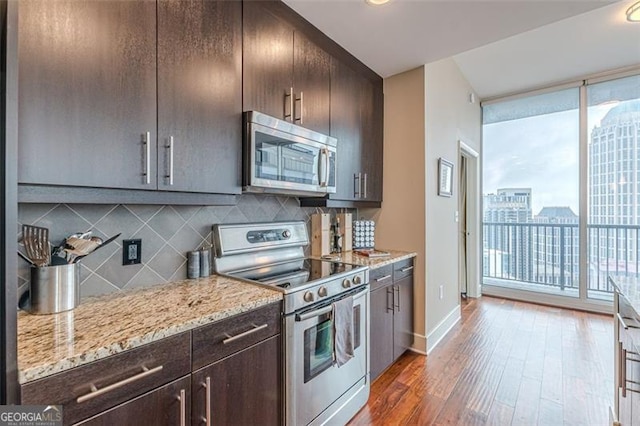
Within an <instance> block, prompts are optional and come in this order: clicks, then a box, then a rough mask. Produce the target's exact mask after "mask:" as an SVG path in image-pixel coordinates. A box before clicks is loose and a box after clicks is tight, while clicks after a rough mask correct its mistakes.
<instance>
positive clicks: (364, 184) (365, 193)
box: [362, 173, 367, 198]
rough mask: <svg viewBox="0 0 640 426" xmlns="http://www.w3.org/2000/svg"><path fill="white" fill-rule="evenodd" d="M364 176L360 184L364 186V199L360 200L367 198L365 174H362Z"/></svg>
mask: <svg viewBox="0 0 640 426" xmlns="http://www.w3.org/2000/svg"><path fill="white" fill-rule="evenodd" d="M363 175H364V183H363V184H362V186H364V191H363V192H364V197H362V198H367V174H366V173H363Z"/></svg>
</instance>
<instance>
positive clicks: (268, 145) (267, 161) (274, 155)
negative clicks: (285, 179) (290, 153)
mask: <svg viewBox="0 0 640 426" xmlns="http://www.w3.org/2000/svg"><path fill="white" fill-rule="evenodd" d="M281 143H282V141H281V140H280V139H278V138H274V137H273V136H269V135H266V134H264V133H259V132H256V144H255V150H256V151H255V161H256V163H255V170H256V177H257V178H260V179H269V180H280V165H279V162H280V160H279V157H280V155H279V152H278V151H279V149H280V144H281Z"/></svg>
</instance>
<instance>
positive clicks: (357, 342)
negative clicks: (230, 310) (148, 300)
mask: <svg viewBox="0 0 640 426" xmlns="http://www.w3.org/2000/svg"><path fill="white" fill-rule="evenodd" d="M213 239H214V246H215V257H214V266H215V268H216V272H218V273H219V274H223V275H228V276H231V277H234V278H239V279H242V280H246V281H248V282H251V283H255V284H257V285H261V286H268V287H270V288H273V289H276V290H278V291H281V292H282V293H283V300H284V316H283V330H284V339H283V341H284V347H283V351H284V352H283V353H284V373H285V378H284V379H285V381H284V383H285V386H284V388H285V395H284V401H285V403H284V405H285V406H284V412H285V422H286V424H287V425H296V426H298V425H309V424H311V425H322V424H331V425H339V424H345V423H346V422H347V421H349V419H350V418H351V417H353V415H354V414H355V413H357V412H358V410H360V408H362V407H363V406H364V404H365V403H366V402H367V399H368V398H369V385H370V384H369V269H368V268H367V267H363V266H355V265H348V264H344V263H339V262H331V261H324V260H313V259H306V258H305V257H304V248H305V247H306V246H307V245H308V244H309V237H308V234H307V228H306V225H305V223H304V222H275V223H257V224H256V223H254V224H239V225H214V228H213ZM350 296H351V297H353V341H354V357H353V358H351V359H350V360H349V361H348V362H346V363H345V364H344V365H342V366H340V367H337V366H336V364H334V362H333V333H334V331H333V318H332V304H333V303H334V302H336V301H339V300H341V299H343V298H346V297H350Z"/></svg>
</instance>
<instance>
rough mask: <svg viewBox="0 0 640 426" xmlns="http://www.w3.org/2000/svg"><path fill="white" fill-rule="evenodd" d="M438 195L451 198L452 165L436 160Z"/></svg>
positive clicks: (449, 162)
mask: <svg viewBox="0 0 640 426" xmlns="http://www.w3.org/2000/svg"><path fill="white" fill-rule="evenodd" d="M438 195H439V196H441V197H451V196H452V195H453V163H452V162H451V161H448V160H445V159H444V158H442V157H440V158H438Z"/></svg>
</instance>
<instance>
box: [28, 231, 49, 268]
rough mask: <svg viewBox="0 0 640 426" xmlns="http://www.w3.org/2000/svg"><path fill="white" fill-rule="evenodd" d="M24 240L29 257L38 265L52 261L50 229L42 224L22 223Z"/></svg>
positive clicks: (44, 264)
mask: <svg viewBox="0 0 640 426" xmlns="http://www.w3.org/2000/svg"><path fill="white" fill-rule="evenodd" d="M22 242H23V244H24V248H25V250H26V251H27V257H28V258H29V259H31V261H32V262H33V263H35V264H36V265H37V266H46V265H48V264H49V262H50V261H51V247H50V244H49V229H47V228H43V227H40V226H33V225H22Z"/></svg>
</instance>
